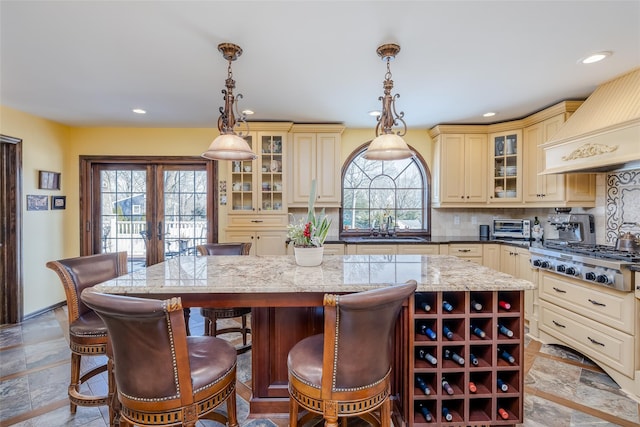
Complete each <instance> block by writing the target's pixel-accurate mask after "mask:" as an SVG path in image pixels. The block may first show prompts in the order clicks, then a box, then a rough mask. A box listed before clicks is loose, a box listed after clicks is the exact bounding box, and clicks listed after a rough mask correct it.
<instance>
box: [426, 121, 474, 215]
mask: <svg viewBox="0 0 640 427" xmlns="http://www.w3.org/2000/svg"><path fill="white" fill-rule="evenodd" d="M434 147H435V152H434V172H435V173H434V186H433V188H432V191H433V205H434V206H435V207H445V206H460V205H465V204H471V203H483V204H484V203H486V201H487V135H486V134H462V133H455V134H449V133H443V134H440V135H438V136H437V137H436V139H435V144H434Z"/></svg>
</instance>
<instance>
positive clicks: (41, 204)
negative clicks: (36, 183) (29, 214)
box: [27, 194, 49, 211]
mask: <svg viewBox="0 0 640 427" xmlns="http://www.w3.org/2000/svg"><path fill="white" fill-rule="evenodd" d="M27 210H28V211H47V210H49V197H48V196H39V195H34V194H27Z"/></svg>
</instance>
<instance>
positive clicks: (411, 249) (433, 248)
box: [396, 244, 440, 255]
mask: <svg viewBox="0 0 640 427" xmlns="http://www.w3.org/2000/svg"><path fill="white" fill-rule="evenodd" d="M396 253H397V254H398V255H438V254H439V253H440V245H403V244H399V245H398V248H397V251H396Z"/></svg>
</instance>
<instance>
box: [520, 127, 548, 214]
mask: <svg viewBox="0 0 640 427" xmlns="http://www.w3.org/2000/svg"><path fill="white" fill-rule="evenodd" d="M542 134H543V126H542V123H538V124H535V125H533V126H529V127H527V128H525V129H524V132H523V141H522V144H523V149H524V154H523V155H524V159H523V162H522V163H523V165H522V170H523V174H524V175H523V178H524V190H523V197H524V201H525V202H532V203H533V202H539V201H541V195H542V193H543V191H544V190H543V189H542V188H543V184H542V180H543V178H544V177H543V176H539V175H538V172H540V170H541V169H540V167H541V166H540V162H541V161H542V162H543V163H542V168H544V152H543V151H542V150H538V146H539V145H540V144H542V142H543V139H542ZM538 151H540V152H538Z"/></svg>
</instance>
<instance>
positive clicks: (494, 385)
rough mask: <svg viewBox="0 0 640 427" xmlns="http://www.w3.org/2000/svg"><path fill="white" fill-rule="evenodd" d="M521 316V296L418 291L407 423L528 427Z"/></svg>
mask: <svg viewBox="0 0 640 427" xmlns="http://www.w3.org/2000/svg"><path fill="white" fill-rule="evenodd" d="M472 302H473V303H474V304H473V305H472ZM425 303H426V305H428V306H429V307H430V311H425V310H424V309H423V307H424V306H425ZM504 303H506V304H504ZM447 304H450V307H447V308H449V309H450V310H448V309H447V308H445V306H447ZM505 307H508V308H505ZM523 314H524V293H523V291H478V292H475V291H467V292H418V293H416V294H415V298H414V304H413V306H412V307H411V318H412V321H411V322H409V328H410V331H409V335H410V336H411V337H412V338H411V340H410V348H411V350H410V351H409V357H410V359H409V369H410V372H411V375H410V378H409V381H410V385H409V395H410V398H409V408H408V409H409V410H408V413H409V419H408V421H409V425H412V426H439V425H447V426H468V425H515V424H517V423H522V422H523V381H524V378H523V355H524V344H523V342H524V341H523V338H524V319H523ZM499 326H502V327H503V329H502V331H500V330H499ZM426 328H428V329H429V330H430V331H433V332H435V337H434V336H433V335H432V334H431V336H429V334H425V333H424V332H423V331H425V330H426ZM445 328H446V329H445ZM476 328H477V329H476ZM480 331H482V332H483V333H481V332H480ZM499 351H500V352H506V353H508V355H509V356H507V355H505V357H503V356H502V353H499ZM426 354H429V355H431V356H433V357H435V359H436V363H435V364H433V363H432V362H433V359H431V362H430V361H429V360H427V358H426V356H425V355H426ZM454 355H455V356H454ZM443 380H446V382H447V383H448V385H449V387H450V388H448V390H447V388H444V387H443ZM498 381H501V385H502V387H501V386H499V384H498ZM423 384H425V385H426V386H427V388H428V393H425V392H424V391H423V389H424V387H423ZM421 386H422V387H421ZM503 389H504V391H503ZM426 417H429V418H430V421H427V419H426Z"/></svg>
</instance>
